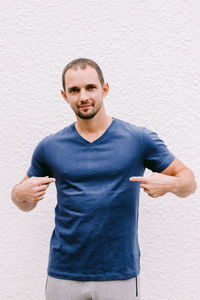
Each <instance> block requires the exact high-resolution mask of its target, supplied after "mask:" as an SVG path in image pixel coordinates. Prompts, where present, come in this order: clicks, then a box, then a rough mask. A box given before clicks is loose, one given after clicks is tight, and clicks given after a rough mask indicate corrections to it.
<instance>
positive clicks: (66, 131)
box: [41, 124, 73, 145]
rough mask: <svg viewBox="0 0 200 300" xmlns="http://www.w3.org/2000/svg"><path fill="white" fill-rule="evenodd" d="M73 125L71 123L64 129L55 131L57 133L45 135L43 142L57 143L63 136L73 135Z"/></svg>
mask: <svg viewBox="0 0 200 300" xmlns="http://www.w3.org/2000/svg"><path fill="white" fill-rule="evenodd" d="M72 125H73V124H70V125H69V126H67V127H64V128H63V129H60V130H59V131H57V132H55V133H50V134H49V135H47V136H45V137H44V138H43V139H42V140H41V143H43V144H45V145H46V144H49V143H50V144H51V143H55V142H56V141H59V140H61V139H63V138H67V137H69V136H70V135H71V133H72Z"/></svg>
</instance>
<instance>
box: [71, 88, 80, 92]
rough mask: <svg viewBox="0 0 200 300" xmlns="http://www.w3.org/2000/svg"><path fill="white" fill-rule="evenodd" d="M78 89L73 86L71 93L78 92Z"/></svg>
mask: <svg viewBox="0 0 200 300" xmlns="http://www.w3.org/2000/svg"><path fill="white" fill-rule="evenodd" d="M77 91H78V89H77V88H72V89H71V90H70V93H75V92H77Z"/></svg>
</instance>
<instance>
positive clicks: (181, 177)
mask: <svg viewBox="0 0 200 300" xmlns="http://www.w3.org/2000/svg"><path fill="white" fill-rule="evenodd" d="M129 180H130V181H137V182H140V187H141V188H143V189H144V191H145V192H146V193H147V194H148V195H149V196H150V197H153V198H157V197H160V196H163V195H164V194H166V193H173V194H175V195H176V196H178V197H182V198H184V197H187V196H189V195H190V194H192V193H194V192H195V191H196V188H197V183H196V181H195V177H194V174H193V172H192V171H191V170H190V169H189V168H188V167H186V166H185V165H184V164H183V163H182V162H181V161H180V160H179V159H177V158H175V159H174V160H173V162H172V163H171V164H170V165H169V166H168V167H167V168H166V169H165V170H163V171H162V172H160V173H157V172H154V173H152V174H151V176H148V177H130V178H129Z"/></svg>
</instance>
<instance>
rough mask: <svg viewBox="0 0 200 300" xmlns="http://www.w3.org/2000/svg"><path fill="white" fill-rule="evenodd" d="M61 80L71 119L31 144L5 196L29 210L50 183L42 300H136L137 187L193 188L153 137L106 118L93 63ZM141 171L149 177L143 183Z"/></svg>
mask: <svg viewBox="0 0 200 300" xmlns="http://www.w3.org/2000/svg"><path fill="white" fill-rule="evenodd" d="M62 80H63V90H62V91H61V94H62V96H63V98H64V100H65V101H66V102H67V103H68V104H69V105H70V106H71V108H72V110H73V111H74V113H75V115H76V119H77V121H76V122H74V123H73V124H71V125H69V126H68V127H65V128H64V129H62V130H60V131H58V132H57V133H55V134H50V135H49V136H47V137H45V138H44V139H43V140H42V141H41V142H40V143H39V144H38V145H37V147H36V148H35V151H34V153H33V156H32V162H31V166H30V168H29V170H28V172H27V175H26V176H25V178H24V179H23V180H22V181H21V182H20V183H19V184H17V185H16V186H15V187H14V188H13V190H12V200H13V201H14V203H15V204H16V205H17V206H18V207H19V208H20V209H22V210H23V211H30V210H32V209H33V208H34V207H35V206H36V205H37V203H38V201H40V200H42V199H44V195H45V192H46V189H47V185H48V184H50V183H52V182H55V184H56V188H57V200H58V203H57V206H56V208H55V229H54V231H53V233H52V237H51V242H50V252H49V264H48V276H47V283H46V299H47V300H58V299H59V300H64V299H70V300H78V299H82V300H84V299H93V300H94V299H95V300H97V299H98V300H106V299H108V300H133V299H139V295H140V286H139V272H140V249H139V245H138V234H137V230H138V206H139V192H140V188H143V189H144V191H145V192H146V193H147V194H148V195H149V196H150V197H154V198H155V197H159V196H162V195H164V194H166V193H168V192H171V193H174V194H175V195H177V196H179V197H187V196H188V195H190V194H191V193H194V192H195V190H196V182H195V179H194V175H193V172H192V171H191V170H190V169H189V168H187V167H186V166H185V165H184V164H183V163H182V162H181V161H180V160H178V159H177V158H175V156H174V155H173V154H172V153H171V152H170V151H169V150H168V149H167V147H166V145H165V144H164V142H163V141H162V140H161V139H160V138H159V137H158V135H157V134H156V133H155V132H152V131H150V130H148V129H147V128H145V127H139V126H136V125H133V124H130V123H128V122H125V121H122V120H119V119H117V118H113V117H110V116H108V115H107V114H106V111H105V107H104V103H103V98H104V97H105V96H106V95H107V94H108V92H109V85H108V83H105V82H104V78H103V75H102V72H101V69H100V68H99V66H98V65H97V64H96V63H95V62H94V61H92V60H89V59H84V58H80V59H76V60H74V61H72V62H70V63H69V64H68V65H67V66H66V67H65V68H64V70H63V76H62ZM145 168H148V169H150V170H152V171H153V173H152V175H151V176H148V177H143V174H144V171H145ZM55 180H56V181H55Z"/></svg>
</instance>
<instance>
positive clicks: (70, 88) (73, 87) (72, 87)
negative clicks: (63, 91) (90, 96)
mask: <svg viewBox="0 0 200 300" xmlns="http://www.w3.org/2000/svg"><path fill="white" fill-rule="evenodd" d="M91 85H93V86H95V87H97V85H96V84H95V83H89V84H87V85H86V87H89V86H91ZM75 88H76V89H78V88H79V87H78V86H76V85H75V86H71V87H69V88H68V89H67V90H68V91H70V90H72V89H75Z"/></svg>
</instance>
